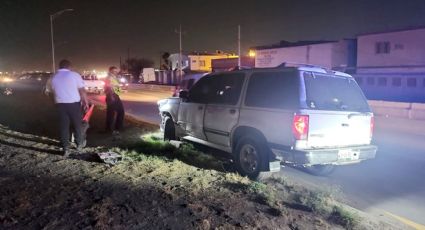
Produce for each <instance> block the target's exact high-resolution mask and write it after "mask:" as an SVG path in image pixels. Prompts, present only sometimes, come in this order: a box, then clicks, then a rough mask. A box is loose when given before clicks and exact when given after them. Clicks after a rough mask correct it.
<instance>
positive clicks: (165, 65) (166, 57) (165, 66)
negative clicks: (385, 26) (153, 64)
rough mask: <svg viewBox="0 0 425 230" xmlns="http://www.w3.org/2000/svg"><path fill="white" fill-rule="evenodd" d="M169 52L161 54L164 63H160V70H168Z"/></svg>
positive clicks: (169, 67)
mask: <svg viewBox="0 0 425 230" xmlns="http://www.w3.org/2000/svg"><path fill="white" fill-rule="evenodd" d="M169 58H170V53H168V52H165V53H163V54H162V60H163V61H164V63H162V65H161V67H160V69H161V70H170V69H171V66H170V60H169Z"/></svg>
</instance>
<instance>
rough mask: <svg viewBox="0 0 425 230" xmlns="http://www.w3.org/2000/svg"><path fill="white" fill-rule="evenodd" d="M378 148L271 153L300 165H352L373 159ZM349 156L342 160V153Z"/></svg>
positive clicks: (275, 151) (279, 149) (279, 151)
mask: <svg viewBox="0 0 425 230" xmlns="http://www.w3.org/2000/svg"><path fill="white" fill-rule="evenodd" d="M377 150H378V148H377V147H376V146H374V145H363V146H352V147H344V148H331V149H305V150H294V149H292V150H291V149H290V148H284V147H283V148H282V147H280V148H276V147H275V146H273V147H272V151H273V153H275V154H276V155H277V156H280V157H282V160H283V161H285V162H289V163H294V164H301V165H319V164H334V165H344V164H354V163H358V162H360V161H364V160H368V159H373V158H375V155H376V151H377ZM343 152H344V153H348V154H349V155H351V157H349V158H342V157H341V155H342V153H343Z"/></svg>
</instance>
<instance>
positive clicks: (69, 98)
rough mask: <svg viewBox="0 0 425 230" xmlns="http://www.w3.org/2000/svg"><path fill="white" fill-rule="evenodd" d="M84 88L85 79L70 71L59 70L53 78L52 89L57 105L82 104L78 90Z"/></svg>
mask: <svg viewBox="0 0 425 230" xmlns="http://www.w3.org/2000/svg"><path fill="white" fill-rule="evenodd" d="M81 88H84V81H83V78H82V77H81V76H80V75H79V74H78V73H76V72H73V71H70V70H68V69H59V70H58V72H57V73H56V74H55V76H53V79H52V89H53V91H54V92H55V101H56V103H75V102H80V101H81V97H80V93H79V92H78V89H81Z"/></svg>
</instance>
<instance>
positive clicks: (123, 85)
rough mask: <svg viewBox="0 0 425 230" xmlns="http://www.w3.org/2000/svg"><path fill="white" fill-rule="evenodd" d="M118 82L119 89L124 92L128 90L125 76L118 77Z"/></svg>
mask: <svg viewBox="0 0 425 230" xmlns="http://www.w3.org/2000/svg"><path fill="white" fill-rule="evenodd" d="M118 80H119V81H120V87H121V89H122V90H124V91H126V90H128V86H129V83H128V82H129V80H128V78H127V76H125V75H122V76H119V77H118Z"/></svg>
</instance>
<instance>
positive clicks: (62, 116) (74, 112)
mask: <svg viewBox="0 0 425 230" xmlns="http://www.w3.org/2000/svg"><path fill="white" fill-rule="evenodd" d="M56 105H57V108H58V111H59V123H60V136H61V137H60V140H61V144H62V147H63V148H68V147H69V125H70V124H72V127H73V128H74V132H75V133H74V135H75V139H76V141H77V145H81V144H82V143H83V141H84V140H83V135H82V129H81V126H82V122H81V119H82V113H81V103H80V102H76V103H58V104H56Z"/></svg>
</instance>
